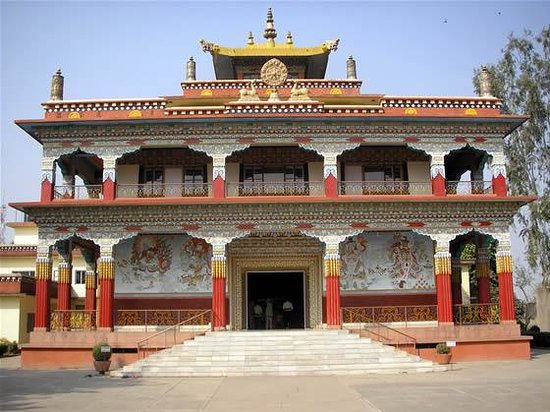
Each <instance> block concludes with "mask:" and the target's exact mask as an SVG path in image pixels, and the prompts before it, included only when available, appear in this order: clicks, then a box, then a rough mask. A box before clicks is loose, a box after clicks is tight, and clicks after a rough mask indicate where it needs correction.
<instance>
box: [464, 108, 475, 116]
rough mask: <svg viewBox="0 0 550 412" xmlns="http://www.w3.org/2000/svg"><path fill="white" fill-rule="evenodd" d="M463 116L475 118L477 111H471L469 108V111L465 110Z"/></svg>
mask: <svg viewBox="0 0 550 412" xmlns="http://www.w3.org/2000/svg"><path fill="white" fill-rule="evenodd" d="M464 114H465V115H466V116H477V110H476V109H471V108H470V109H466V110H465V111H464Z"/></svg>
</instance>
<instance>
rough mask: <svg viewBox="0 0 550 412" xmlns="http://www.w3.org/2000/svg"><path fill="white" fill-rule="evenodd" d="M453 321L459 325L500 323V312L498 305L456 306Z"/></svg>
mask: <svg viewBox="0 0 550 412" xmlns="http://www.w3.org/2000/svg"><path fill="white" fill-rule="evenodd" d="M453 321H454V323H456V324H458V325H480V324H495V323H499V322H500V311H499V307H498V304H496V303H488V304H478V305H454V306H453Z"/></svg>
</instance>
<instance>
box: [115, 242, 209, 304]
mask: <svg viewBox="0 0 550 412" xmlns="http://www.w3.org/2000/svg"><path fill="white" fill-rule="evenodd" d="M115 256H116V259H115V265H116V267H115V292H116V293H187V292H208V293H210V292H211V291H212V286H211V276H210V273H211V272H210V256H211V251H210V245H209V244H208V243H206V242H205V241H204V240H202V239H196V238H193V237H191V236H187V235H140V236H137V237H134V238H131V239H126V240H123V241H121V242H120V243H119V244H118V245H117V247H116V255H115Z"/></svg>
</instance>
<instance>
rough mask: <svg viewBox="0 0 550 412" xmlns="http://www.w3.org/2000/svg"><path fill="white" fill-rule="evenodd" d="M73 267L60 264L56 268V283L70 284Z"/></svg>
mask: <svg viewBox="0 0 550 412" xmlns="http://www.w3.org/2000/svg"><path fill="white" fill-rule="evenodd" d="M72 273H73V267H72V266H71V265H70V264H68V263H60V264H59V267H58V268H57V283H71V275H72Z"/></svg>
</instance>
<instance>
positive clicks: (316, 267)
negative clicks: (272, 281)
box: [228, 256, 323, 330]
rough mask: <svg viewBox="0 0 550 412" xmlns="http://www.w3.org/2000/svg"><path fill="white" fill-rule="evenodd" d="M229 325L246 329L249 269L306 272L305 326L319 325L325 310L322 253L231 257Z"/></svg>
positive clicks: (237, 328) (233, 328) (234, 328)
mask: <svg viewBox="0 0 550 412" xmlns="http://www.w3.org/2000/svg"><path fill="white" fill-rule="evenodd" d="M229 268H230V270H229V274H228V278H229V282H228V286H229V327H230V329H232V330H242V329H244V328H245V327H246V326H245V325H246V321H245V318H244V315H245V311H246V302H245V296H246V280H245V277H246V274H247V273H248V272H277V271H285V272H287V271H297V272H304V276H305V288H306V293H305V297H306V301H305V302H304V309H305V312H306V316H305V319H306V325H305V328H306V329H308V328H319V327H321V326H322V323H323V312H322V296H323V293H322V288H323V282H322V273H323V271H322V259H321V257H320V256H273V257H269V258H268V257H229Z"/></svg>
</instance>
